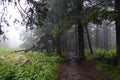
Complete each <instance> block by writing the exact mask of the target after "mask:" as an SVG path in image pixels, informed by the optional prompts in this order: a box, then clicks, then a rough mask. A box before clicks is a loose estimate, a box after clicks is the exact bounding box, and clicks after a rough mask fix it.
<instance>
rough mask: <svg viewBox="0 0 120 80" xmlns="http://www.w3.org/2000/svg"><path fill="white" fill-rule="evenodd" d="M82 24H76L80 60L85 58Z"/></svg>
mask: <svg viewBox="0 0 120 80" xmlns="http://www.w3.org/2000/svg"><path fill="white" fill-rule="evenodd" d="M83 32H84V31H83V26H82V24H81V23H79V24H78V45H79V56H80V60H85V55H84V36H83Z"/></svg>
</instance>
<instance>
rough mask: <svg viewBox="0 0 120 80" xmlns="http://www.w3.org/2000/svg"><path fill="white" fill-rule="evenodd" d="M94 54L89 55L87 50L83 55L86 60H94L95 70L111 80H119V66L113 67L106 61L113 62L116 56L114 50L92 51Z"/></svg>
mask: <svg viewBox="0 0 120 80" xmlns="http://www.w3.org/2000/svg"><path fill="white" fill-rule="evenodd" d="M93 51H94V54H92V55H91V54H90V53H89V52H90V51H89V50H85V55H86V58H87V59H88V60H90V59H94V60H95V62H96V68H97V69H98V70H99V71H101V72H103V73H105V74H106V75H108V76H109V77H111V78H112V80H120V66H116V67H115V66H113V65H111V64H112V63H110V62H109V63H110V64H107V60H111V61H112V60H114V57H115V56H116V51H115V49H110V50H104V49H93Z"/></svg>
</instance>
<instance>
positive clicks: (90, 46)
mask: <svg viewBox="0 0 120 80" xmlns="http://www.w3.org/2000/svg"><path fill="white" fill-rule="evenodd" d="M85 29H86V33H87V39H88V44H89V48H90V53H91V54H93V49H92V44H91V40H90V36H89V32H88V28H87V26H86V27H85Z"/></svg>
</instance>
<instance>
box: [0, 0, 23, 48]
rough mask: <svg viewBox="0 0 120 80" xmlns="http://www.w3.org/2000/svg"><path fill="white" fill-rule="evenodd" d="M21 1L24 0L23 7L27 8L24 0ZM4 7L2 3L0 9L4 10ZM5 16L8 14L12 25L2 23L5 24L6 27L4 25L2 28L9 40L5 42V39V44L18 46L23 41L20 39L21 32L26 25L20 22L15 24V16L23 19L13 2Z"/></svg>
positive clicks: (13, 46) (7, 16)
mask: <svg viewBox="0 0 120 80" xmlns="http://www.w3.org/2000/svg"><path fill="white" fill-rule="evenodd" d="M21 1H22V6H23V8H25V4H24V0H21ZM2 8H3V7H2V6H1V5H0V11H1V10H2ZM11 15H12V16H11ZM0 16H1V14H0ZM5 16H6V19H7V20H8V21H9V24H10V26H9V27H7V26H5V24H2V25H4V27H2V30H3V31H4V32H5V35H6V36H7V38H8V39H9V40H7V41H6V42H3V41H2V42H3V43H4V45H6V44H7V46H9V47H12V48H18V47H19V45H20V44H21V43H22V41H21V40H20V34H21V33H22V31H23V30H24V29H25V26H21V25H20V24H13V21H14V19H15V18H17V19H19V20H22V18H21V16H20V13H19V12H18V10H17V9H16V8H15V7H14V5H13V4H10V5H9V7H8V14H7V15H5ZM3 43H0V44H3Z"/></svg>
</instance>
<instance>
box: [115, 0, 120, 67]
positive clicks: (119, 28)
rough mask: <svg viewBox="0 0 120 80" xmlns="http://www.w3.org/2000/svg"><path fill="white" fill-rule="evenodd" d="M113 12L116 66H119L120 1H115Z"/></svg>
mask: <svg viewBox="0 0 120 80" xmlns="http://www.w3.org/2000/svg"><path fill="white" fill-rule="evenodd" d="M115 10H116V11H117V15H118V16H117V17H116V19H115V21H116V48H117V49H116V51H117V56H116V65H120V1H119V0H115Z"/></svg>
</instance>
